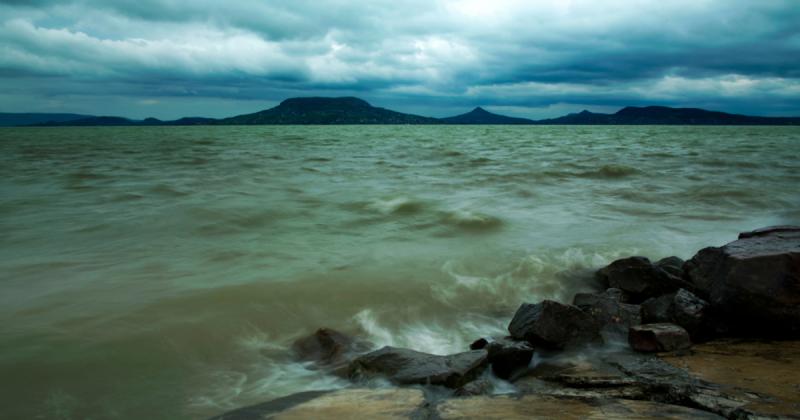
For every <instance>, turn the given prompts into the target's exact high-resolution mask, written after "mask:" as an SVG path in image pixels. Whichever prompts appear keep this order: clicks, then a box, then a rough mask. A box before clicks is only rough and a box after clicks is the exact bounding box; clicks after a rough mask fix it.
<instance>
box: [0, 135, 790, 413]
mask: <svg viewBox="0 0 800 420" xmlns="http://www.w3.org/2000/svg"><path fill="white" fill-rule="evenodd" d="M799 142H800V130H798V129H797V128H793V127H544V126H542V127H452V126H450V127H434V126H400V127H398V126H392V127H380V126H378V127H375V126H359V127H356V126H352V127H213V128H209V127H149V128H66V129H65V128H52V129H49V128H48V129H2V130H0V196H1V197H2V200H0V217H1V218H0V244H2V247H1V248H0V291H2V293H0V325H2V327H0V375H2V376H3V377H4V378H14V379H13V380H6V381H4V383H3V384H2V385H0V387H2V389H0V393H2V395H4V396H5V398H4V401H5V402H6V404H5V407H4V413H5V414H6V415H8V416H10V418H33V417H36V416H39V417H42V418H51V417H55V418H84V417H92V418H132V417H142V418H164V419H167V418H169V419H174V418H197V417H204V416H209V415H212V414H215V413H218V412H221V411H224V410H226V409H229V408H233V407H236V406H241V405H244V404H250V403H255V402H258V401H262V400H266V399H269V398H273V397H277V396H282V395H286V394H289V393H292V392H297V391H301V390H309V389H325V388H333V387H339V386H344V385H346V384H344V383H342V382H341V380H339V379H336V378H333V377H329V376H326V375H324V374H322V373H321V372H319V371H315V370H313V369H309V368H308V366H306V365H303V364H298V363H294V362H292V360H291V358H290V357H289V355H288V353H287V349H288V346H289V344H290V343H291V341H292V340H293V339H295V338H297V337H299V336H301V335H303V334H307V333H309V332H311V331H313V330H314V329H315V328H317V327H319V326H329V327H334V328H338V329H342V330H345V331H350V332H359V333H361V334H364V335H365V336H367V337H368V338H369V339H371V340H372V342H373V343H375V344H376V345H383V344H393V345H398V346H406V347H411V348H414V349H418V350H422V351H428V352H434V353H447V352H453V351H459V350H463V349H465V348H466V347H467V345H468V343H469V342H471V340H473V339H474V338H476V337H478V336H481V335H486V334H492V333H494V334H503V330H504V328H505V326H506V323H507V321H508V319H509V317H510V315H511V314H512V313H513V311H514V309H516V306H517V305H518V304H519V303H520V302H521V301H523V300H536V299H542V298H556V299H568V298H569V297H570V296H571V294H572V293H574V292H575V291H577V290H584V289H590V288H591V287H592V284H591V281H590V279H591V277H592V276H591V273H592V271H593V270H594V269H596V268H597V267H599V266H601V265H603V264H606V263H607V262H609V261H611V260H613V259H615V258H617V257H621V256H627V255H631V254H642V255H647V256H650V257H652V258H660V257H664V256H667V255H673V254H675V255H678V256H681V257H684V258H685V257H689V256H691V254H692V253H693V252H694V251H696V250H697V249H699V248H701V247H703V246H707V245H713V244H721V243H724V242H727V241H729V240H732V239H734V238H735V235H736V233H737V232H739V231H742V230H747V229H752V228H756V227H760V226H765V225H770V224H784V223H800V210H798V209H800V192H798V189H797V185H798V182H800V175H798V174H800V163H798V162H800V152H798V151H799V150H800V147H799Z"/></svg>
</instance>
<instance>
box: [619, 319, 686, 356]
mask: <svg viewBox="0 0 800 420" xmlns="http://www.w3.org/2000/svg"><path fill="white" fill-rule="evenodd" d="M628 343H630V346H631V348H632V349H634V350H636V351H641V352H663V351H676V350H686V349H688V348H690V347H691V346H692V342H691V340H690V339H689V333H688V332H686V330H685V329H683V328H682V327H681V326H679V325H675V324H668V323H660V324H644V325H637V326H634V327H631V328H630V331H629V334H628Z"/></svg>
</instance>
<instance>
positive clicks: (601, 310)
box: [574, 289, 642, 343]
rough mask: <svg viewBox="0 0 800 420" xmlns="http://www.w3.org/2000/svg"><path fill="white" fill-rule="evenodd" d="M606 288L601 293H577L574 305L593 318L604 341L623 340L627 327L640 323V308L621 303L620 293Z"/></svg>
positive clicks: (625, 336)
mask: <svg viewBox="0 0 800 420" xmlns="http://www.w3.org/2000/svg"><path fill="white" fill-rule="evenodd" d="M608 290H611V291H618V290H619V289H608ZM608 290H607V291H606V292H605V293H603V294H590V293H579V294H577V295H575V299H574V302H575V306H578V307H579V308H580V309H581V310H583V311H584V312H586V313H587V314H589V315H590V316H591V317H592V318H593V319H594V322H595V324H596V326H597V329H598V330H599V331H600V335H601V336H602V337H603V340H604V341H605V342H606V343H609V342H616V341H625V340H626V339H627V338H628V328H630V327H632V326H634V325H639V324H641V323H642V316H641V310H640V308H639V305H631V304H627V303H621V302H620V300H621V298H622V296H621V294H620V293H617V292H611V293H609V292H608Z"/></svg>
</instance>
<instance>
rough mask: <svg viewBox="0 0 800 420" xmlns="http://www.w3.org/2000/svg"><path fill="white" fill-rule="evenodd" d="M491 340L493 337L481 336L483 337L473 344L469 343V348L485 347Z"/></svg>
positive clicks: (478, 348)
mask: <svg viewBox="0 0 800 420" xmlns="http://www.w3.org/2000/svg"><path fill="white" fill-rule="evenodd" d="M489 340H491V339H490V338H483V337H481V338H479V339H477V340H475V341H473V342H472V344H470V345H469V349H470V350H480V349H482V348H485V347H486V346H487V345H488V344H489Z"/></svg>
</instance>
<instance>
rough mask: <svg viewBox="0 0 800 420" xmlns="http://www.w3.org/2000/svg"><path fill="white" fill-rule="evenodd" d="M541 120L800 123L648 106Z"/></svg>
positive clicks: (574, 122) (791, 119)
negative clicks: (609, 112)
mask: <svg viewBox="0 0 800 420" xmlns="http://www.w3.org/2000/svg"><path fill="white" fill-rule="evenodd" d="M537 123H539V124H569V125H614V124H617V125H651V124H652V125H800V118H794V117H751V116H748V115H739V114H729V113H726V112H718V111H707V110H705V109H700V108H670V107H666V106H647V107H634V106H628V107H625V108H622V109H621V110H619V111H617V112H616V113H614V114H601V113H594V112H589V111H582V112H580V113H577V114H569V115H566V116H563V117H559V118H552V119H547V120H539V121H537Z"/></svg>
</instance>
